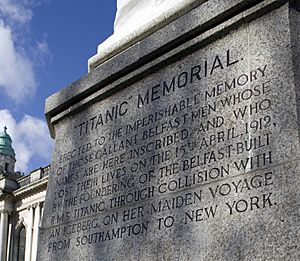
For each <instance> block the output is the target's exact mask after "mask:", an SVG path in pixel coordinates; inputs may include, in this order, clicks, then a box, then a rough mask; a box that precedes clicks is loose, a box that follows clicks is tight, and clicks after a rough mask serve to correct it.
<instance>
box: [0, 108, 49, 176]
mask: <svg viewBox="0 0 300 261" xmlns="http://www.w3.org/2000/svg"><path fill="white" fill-rule="evenodd" d="M0 121H1V122H0V128H1V129H2V128H3V127H4V126H7V128H8V129H7V132H8V133H9V135H10V136H11V138H12V141H13V143H12V146H13V148H14V150H15V154H16V159H17V162H16V169H17V170H19V171H21V172H24V173H25V174H27V173H28V172H29V171H30V170H31V169H29V163H30V162H31V161H32V160H33V159H34V158H38V159H42V160H44V161H46V162H49V163H50V157H51V152H52V147H53V141H52V139H51V138H50V135H49V131H48V127H47V125H46V123H45V121H43V120H41V119H38V118H34V117H31V116H29V115H25V116H24V117H23V119H22V120H21V121H19V122H17V121H16V120H15V119H14V117H13V116H12V114H11V113H10V111H8V110H0ZM1 129H0V130H1ZM35 167H41V166H35Z"/></svg>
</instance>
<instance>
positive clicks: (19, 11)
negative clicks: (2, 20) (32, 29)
mask: <svg viewBox="0 0 300 261" xmlns="http://www.w3.org/2000/svg"><path fill="white" fill-rule="evenodd" d="M0 14H1V15H2V16H5V17H7V19H9V20H10V22H19V23H26V22H28V21H29V20H30V19H31V18H32V11H31V10H30V9H28V7H26V2H24V1H22V0H19V1H18V2H17V1H12V0H0Z"/></svg>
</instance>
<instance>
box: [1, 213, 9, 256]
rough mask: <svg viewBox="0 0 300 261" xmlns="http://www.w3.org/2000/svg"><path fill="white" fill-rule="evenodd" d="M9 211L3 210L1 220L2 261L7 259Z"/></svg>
mask: <svg viewBox="0 0 300 261" xmlns="http://www.w3.org/2000/svg"><path fill="white" fill-rule="evenodd" d="M7 229H8V212H7V211H2V212H1V220H0V261H6V250H7V234H8V232H7Z"/></svg>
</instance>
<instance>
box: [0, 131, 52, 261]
mask: <svg viewBox="0 0 300 261" xmlns="http://www.w3.org/2000/svg"><path fill="white" fill-rule="evenodd" d="M15 162H16V158H15V152H14V149H13V147H12V140H11V138H10V136H9V134H8V133H7V130H6V127H5V128H4V131H3V132H0V213H1V216H0V261H35V260H37V259H36V256H37V244H38V238H39V226H40V222H41V217H42V215H43V205H44V201H45V196H46V189H47V183H48V176H49V172H50V167H49V166H48V167H45V168H39V169H37V170H34V171H32V172H31V173H30V174H29V175H27V176H22V175H21V174H20V173H19V172H15V170H14V169H15Z"/></svg>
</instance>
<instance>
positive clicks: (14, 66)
mask: <svg viewBox="0 0 300 261" xmlns="http://www.w3.org/2000/svg"><path fill="white" fill-rule="evenodd" d="M0 39H1V40H0V88H2V89H3V90H4V92H5V94H6V95H7V96H8V97H10V98H12V99H13V100H14V101H15V102H17V103H19V102H21V101H22V100H23V99H24V98H28V97H30V96H32V95H34V92H35V88H36V81H35V76H34V72H33V68H32V66H33V65H32V64H31V62H30V61H29V60H28V58H27V57H25V56H24V55H22V54H21V53H18V52H17V50H16V48H15V45H14V42H13V39H12V32H11V29H10V28H9V27H8V26H5V25H4V22H3V21H1V20H0Z"/></svg>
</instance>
